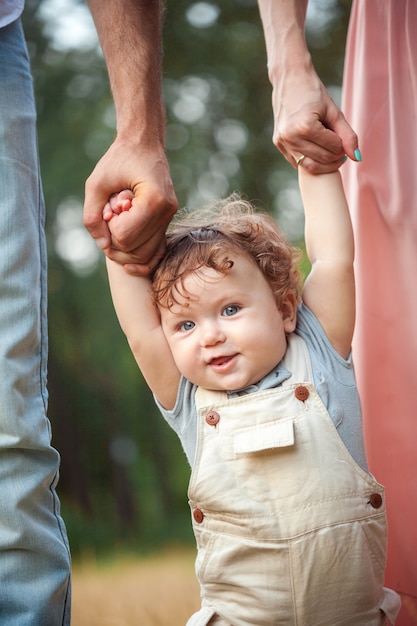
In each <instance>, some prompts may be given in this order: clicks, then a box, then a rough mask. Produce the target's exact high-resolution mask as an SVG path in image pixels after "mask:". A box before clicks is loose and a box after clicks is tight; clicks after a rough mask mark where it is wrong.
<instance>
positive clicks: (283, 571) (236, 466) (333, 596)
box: [187, 334, 399, 626]
mask: <svg viewBox="0 0 417 626" xmlns="http://www.w3.org/2000/svg"><path fill="white" fill-rule="evenodd" d="M284 364H285V366H286V367H287V369H288V370H289V371H290V372H292V376H291V377H290V378H289V379H288V380H287V381H285V382H284V384H283V385H282V386H281V387H279V388H276V389H270V390H266V391H259V392H255V393H252V394H248V395H245V396H241V397H238V398H234V399H230V400H228V399H227V395H226V394H225V393H223V392H212V391H207V390H203V389H198V390H197V396H196V402H197V408H198V420H199V423H198V441H197V451H196V458H195V463H194V467H193V471H192V475H191V479H190V485H189V493H188V495H189V500H190V506H191V511H192V519H193V529H194V533H195V536H196V540H197V547H198V554H197V559H196V572H197V576H198V579H199V582H200V585H201V593H202V609H201V610H200V611H199V612H198V613H196V614H195V615H193V616H192V617H191V618H190V619H189V621H188V622H187V626H205V625H206V624H209V623H210V624H219V625H220V624H230V625H232V626H248V625H253V626H275V625H277V626H278V625H282V626H295V625H297V626H342V625H343V626H380V625H382V624H386V623H387V621H386V617H385V614H386V615H387V616H388V617H389V619H390V620H391V622H392V623H393V622H394V620H395V617H396V614H397V613H398V610H399V600H398V597H397V595H396V594H395V593H394V592H392V591H390V590H387V589H384V588H383V577H384V567H385V550H386V520H385V501H384V489H383V487H382V486H381V485H380V484H378V483H377V482H375V480H373V478H372V477H371V476H369V475H368V474H367V473H366V472H364V471H363V470H362V469H361V468H360V467H359V466H358V465H357V464H356V463H355V462H354V460H353V459H352V457H351V456H350V454H349V453H348V451H347V449H346V447H345V446H344V444H343V442H342V441H341V439H340V437H339V435H338V433H337V431H336V429H335V426H334V425H333V422H332V420H331V418H330V416H329V414H328V412H327V410H326V408H325V407H324V405H323V403H322V402H321V400H320V398H319V396H318V395H317V392H316V391H315V389H314V387H313V385H312V380H313V378H312V373H311V366H310V359H309V356H308V352H307V348H306V345H305V342H304V341H303V339H301V338H300V337H299V336H298V335H295V334H292V335H291V336H290V338H289V347H288V350H287V353H286V356H285V359H284ZM384 613H385V614H384Z"/></svg>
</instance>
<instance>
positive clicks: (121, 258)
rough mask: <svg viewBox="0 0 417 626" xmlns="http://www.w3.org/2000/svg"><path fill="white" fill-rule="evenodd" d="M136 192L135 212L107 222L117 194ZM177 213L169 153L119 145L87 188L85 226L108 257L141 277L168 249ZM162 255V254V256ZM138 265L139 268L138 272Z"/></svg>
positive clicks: (125, 143) (102, 164)
mask: <svg viewBox="0 0 417 626" xmlns="http://www.w3.org/2000/svg"><path fill="white" fill-rule="evenodd" d="M123 189H131V190H132V191H133V193H134V198H133V201H132V207H131V208H130V210H128V211H122V212H121V213H120V215H117V219H113V220H111V226H109V222H107V221H105V220H104V219H103V207H104V206H105V205H106V203H107V202H108V200H109V197H110V196H112V195H113V194H114V193H117V192H119V191H122V190H123ZM176 210H177V200H176V197H175V192H174V189H173V185H172V181H171V177H170V173H169V166H168V162H167V159H166V155H165V152H164V150H163V148H162V147H161V148H160V150H159V151H158V152H155V150H154V149H153V150H148V151H146V150H144V148H143V147H141V146H137V145H135V144H134V143H133V141H129V142H127V141H126V140H124V141H122V140H120V139H117V138H116V140H115V142H114V143H113V144H112V145H111V146H110V148H109V150H108V151H107V152H106V154H105V155H104V156H103V157H102V158H101V159H100V161H99V162H98V164H97V165H96V167H95V169H94V171H93V172H92V174H91V175H90V177H89V178H88V180H87V182H86V186H85V204H84V225H85V226H86V228H87V229H88V231H89V232H90V234H91V235H92V237H93V238H94V239H95V240H96V243H97V245H98V246H99V248H100V249H101V250H103V252H104V253H105V254H106V255H107V256H108V257H109V258H110V259H113V260H114V261H117V262H119V263H122V264H124V265H126V264H128V266H127V267H126V270H127V271H129V273H138V274H141V273H142V272H143V269H144V268H142V269H141V268H140V265H145V266H147V270H148V269H149V264H151V265H152V264H153V262H154V259H156V258H157V256H158V254H160V253H161V251H162V249H163V245H164V239H165V238H164V235H165V231H166V228H167V226H168V224H169V222H170V220H171V218H172V216H173V215H174V214H175V212H176ZM157 253H158V254H157ZM135 265H137V267H135Z"/></svg>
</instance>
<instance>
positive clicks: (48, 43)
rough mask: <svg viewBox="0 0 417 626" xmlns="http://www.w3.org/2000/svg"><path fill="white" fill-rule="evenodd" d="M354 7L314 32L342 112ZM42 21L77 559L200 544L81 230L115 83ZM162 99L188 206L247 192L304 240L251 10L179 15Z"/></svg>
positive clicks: (68, 506) (67, 481) (41, 64)
mask: <svg viewBox="0 0 417 626" xmlns="http://www.w3.org/2000/svg"><path fill="white" fill-rule="evenodd" d="M72 2H73V5H74V7H75V6H78V5H79V4H80V2H77V0H72ZM49 4H50V5H51V4H52V3H51V0H49ZM349 4H350V3H349V2H347V1H346V0H339V1H337V0H335V1H334V2H332V1H331V0H327V1H326V0H321V1H320V0H316V1H315V2H314V7H315V10H314V11H313V12H312V19H311V20H310V22H309V30H308V33H309V39H310V42H311V47H312V51H313V57H314V60H315V64H316V67H317V70H318V72H319V74H320V75H321V77H322V78H323V80H324V82H325V83H326V84H327V85H328V86H329V87H331V88H332V89H333V90H334V93H335V94H336V98H337V94H338V89H340V84H341V76H342V65H343V53H344V43H345V36H346V27H347V19H348V12H349ZM57 11H58V8H57ZM52 13H53V12H52ZM42 16H43V13H42V1H41V2H39V0H27V3H26V9H25V13H24V25H25V31H26V36H27V40H28V47H29V51H30V54H31V59H32V67H33V76H34V81H35V91H36V98H37V106H38V132H39V148H40V157H41V166H42V175H43V184H44V193H45V199H46V205H47V215H48V217H47V238H48V246H49V325H50V326H49V327H50V359H49V390H50V406H49V416H50V419H51V422H52V426H53V433H54V439H53V442H54V445H55V446H56V447H57V448H58V449H59V451H60V452H61V456H62V465H61V481H60V488H59V492H60V496H61V500H62V507H63V513H64V517H65V520H66V522H67V526H68V532H69V536H70V542H71V545H72V551H73V553H74V554H75V555H76V554H77V553H79V552H85V551H87V552H88V551H92V550H93V551H97V550H111V549H114V548H115V547H119V548H120V547H121V546H128V547H129V546H130V547H134V548H138V549H143V548H144V547H146V546H152V545H155V544H156V543H163V542H172V541H185V540H189V539H190V538H191V526H190V524H189V522H188V506H187V498H186V489H187V482H188V475H189V468H188V466H187V463H186V460H185V456H184V454H183V452H182V449H181V446H180V444H179V442H178V441H177V439H176V436H175V435H174V434H173V433H172V432H171V431H170V429H169V427H168V426H166V425H165V423H164V422H163V420H162V418H161V417H160V415H159V413H158V411H157V409H156V408H155V406H154V404H153V399H152V397H151V394H150V392H149V391H148V389H147V388H146V385H145V384H144V382H143V379H142V377H141V375H140V373H139V372H138V370H137V367H136V365H135V363H134V361H133V358H132V356H131V355H130V352H129V350H128V347H127V344H126V342H125V339H124V337H123V336H122V333H121V331H120V328H119V326H118V323H117V320H116V317H115V314H114V312H113V309H112V305H111V301H110V297H109V292H108V287H107V281H106V276H105V270H104V264H103V260H102V259H101V258H100V256H99V255H98V253H97V251H96V249H95V246H94V244H93V243H92V241H91V240H90V238H89V236H88V235H87V234H86V233H85V232H84V230H83V228H82V223H81V208H82V202H83V191H84V182H85V179H86V178H87V176H88V175H89V174H90V172H91V170H92V169H93V168H94V166H95V163H96V162H97V160H98V159H99V158H100V156H101V155H102V154H103V152H104V151H105V150H106V148H107V146H108V145H109V144H110V143H111V141H112V138H113V136H114V133H115V126H114V111H113V105H112V100H111V96H110V94H109V89H108V80H107V73H106V69H105V66H104V63H103V60H102V56H101V54H100V50H99V48H98V46H97V45H96V43H95V41H94V39H92V42H91V46H89V47H86V46H83V47H80V48H78V49H74V48H72V47H70V48H68V47H66V46H65V45H64V43H65V42H63V41H61V42H59V44H60V45H57V42H56V41H54V39H53V37H52V36H51V33H53V28H52V29H51V25H50V24H49V28H48V23H47V22H45V18H44V17H42ZM52 17H53V15H52ZM56 17H57V18H58V17H60V16H59V15H58V14H57V15H56ZM61 17H62V16H61ZM48 19H49V20H51V19H52V18H51V11H49V18H48ZM164 95H165V101H166V108H167V153H168V156H169V160H170V165H171V169H172V176H173V180H174V183H175V187H176V191H177V195H178V199H179V203H180V206H183V205H185V204H187V205H189V206H195V205H199V204H202V203H205V202H207V201H208V200H210V198H212V197H213V196H218V195H220V196H225V195H227V194H228V193H230V192H232V191H234V190H240V191H241V192H242V193H243V194H244V195H246V196H247V197H248V198H250V199H254V200H255V201H256V202H257V203H258V204H259V205H261V206H262V207H268V208H269V210H271V211H272V212H273V213H274V214H275V215H276V217H277V218H278V219H279V220H280V221H281V222H282V224H283V227H284V229H286V230H287V232H288V233H289V235H290V236H291V237H292V238H293V239H299V238H300V237H301V236H302V212H301V210H300V202H299V198H298V191H297V186H296V178H295V174H294V171H293V170H292V168H291V167H290V166H289V165H288V164H287V163H286V161H285V160H284V159H283V158H282V157H281V156H280V155H279V153H278V152H277V150H276V149H275V148H274V147H273V145H272V142H271V136H272V110H271V89H270V86H269V83H268V79H267V73H266V57H265V44H264V40H263V34H262V28H261V23H260V19H259V14H258V8H257V4H256V2H255V0H223V1H222V2H221V3H216V2H215V0H210V2H192V1H190V0H176V1H175V2H169V1H168V3H167V9H166V21H165V28H164Z"/></svg>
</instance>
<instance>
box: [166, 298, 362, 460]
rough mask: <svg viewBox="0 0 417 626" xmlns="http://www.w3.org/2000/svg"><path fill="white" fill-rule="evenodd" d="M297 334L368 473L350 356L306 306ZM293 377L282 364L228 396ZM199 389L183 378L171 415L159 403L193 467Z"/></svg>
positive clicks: (335, 416)
mask: <svg viewBox="0 0 417 626" xmlns="http://www.w3.org/2000/svg"><path fill="white" fill-rule="evenodd" d="M295 332H296V333H297V334H298V335H300V336H301V337H302V338H303V339H304V341H305V342H306V344H307V349H308V352H309V355H310V360H311V368H312V372H313V380H314V386H315V388H316V390H317V393H318V394H319V396H320V398H321V400H322V402H323V404H324V405H325V407H326V408H327V410H328V412H329V415H330V417H331V419H332V420H333V423H334V425H335V426H336V428H337V431H338V433H339V435H340V437H341V439H342V441H343V443H344V444H345V446H346V448H347V449H348V451H349V453H350V454H351V456H352V457H353V459H354V460H355V461H356V463H357V464H358V465H359V466H360V467H361V468H362V469H363V470H365V471H368V465H367V461H366V455H365V446H364V440H363V432H362V415H361V407H360V401H359V396H358V391H357V387H356V381H355V373H354V370H353V364H352V358H351V356H349V358H348V359H347V360H345V359H343V358H342V357H341V356H340V355H339V354H338V353H337V352H336V351H335V349H334V348H333V346H332V345H331V344H330V342H329V340H328V338H327V336H326V334H325V332H324V330H323V328H322V326H321V325H320V323H319V321H318V320H317V318H316V317H315V315H314V314H313V313H312V312H311V311H310V309H308V308H307V307H306V306H305V305H304V304H301V305H300V306H299V307H298V315H297V327H296V329H295ZM290 375H291V373H290V372H289V371H288V370H287V369H286V368H285V366H284V364H283V363H282V362H280V363H278V365H277V366H276V367H275V368H274V369H273V370H272V371H271V372H270V373H269V374H267V376H265V378H263V379H262V380H261V381H260V383H259V384H258V385H251V386H250V387H247V388H246V389H243V390H239V391H235V392H229V393H228V396H229V397H231V398H233V397H236V396H237V395H244V394H247V393H252V392H254V391H260V390H264V389H273V388H274V387H279V386H280V385H281V384H282V383H283V381H284V380H286V379H287V378H289V376H290ZM196 389H197V387H196V385H193V384H192V383H190V381H188V380H187V379H186V378H184V377H181V380H180V384H179V388H178V395H177V401H176V403H175V407H174V408H173V409H172V410H171V411H167V410H166V409H164V408H163V407H162V406H161V405H160V403H159V402H158V401H156V403H157V406H158V408H159V410H160V411H161V413H162V415H163V416H164V418H165V419H166V421H167V422H168V424H169V425H170V426H171V427H172V428H173V429H174V430H175V432H176V433H177V435H178V437H179V438H180V440H181V443H182V446H183V448H184V451H185V454H186V456H187V459H188V462H189V463H190V465H191V466H192V465H193V460H194V456H195V451H196V442H197V410H196V405H195V392H196Z"/></svg>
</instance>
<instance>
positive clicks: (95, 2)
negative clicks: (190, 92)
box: [87, 0, 165, 144]
mask: <svg viewBox="0 0 417 626" xmlns="http://www.w3.org/2000/svg"><path fill="white" fill-rule="evenodd" d="M87 1H88V5H89V7H90V11H91V14H92V16H93V19H94V22H95V25H96V29H97V33H98V36H99V40H100V44H101V47H102V49H103V54H104V58H105V61H106V64H107V70H108V73H109V79H110V86H111V90H112V94H113V98H114V103H115V107H116V117H117V132H118V135H119V137H122V138H123V137H124V136H127V137H128V136H130V137H132V134H134V135H136V137H137V139H139V140H140V141H141V142H142V143H144V144H147V143H149V144H152V143H153V142H155V140H157V141H159V142H160V143H163V141H164V139H163V138H164V125H165V121H164V110H163V106H162V94H161V56H162V52H161V50H162V45H161V29H162V9H161V3H160V2H159V0H147V1H141V0H87Z"/></svg>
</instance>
